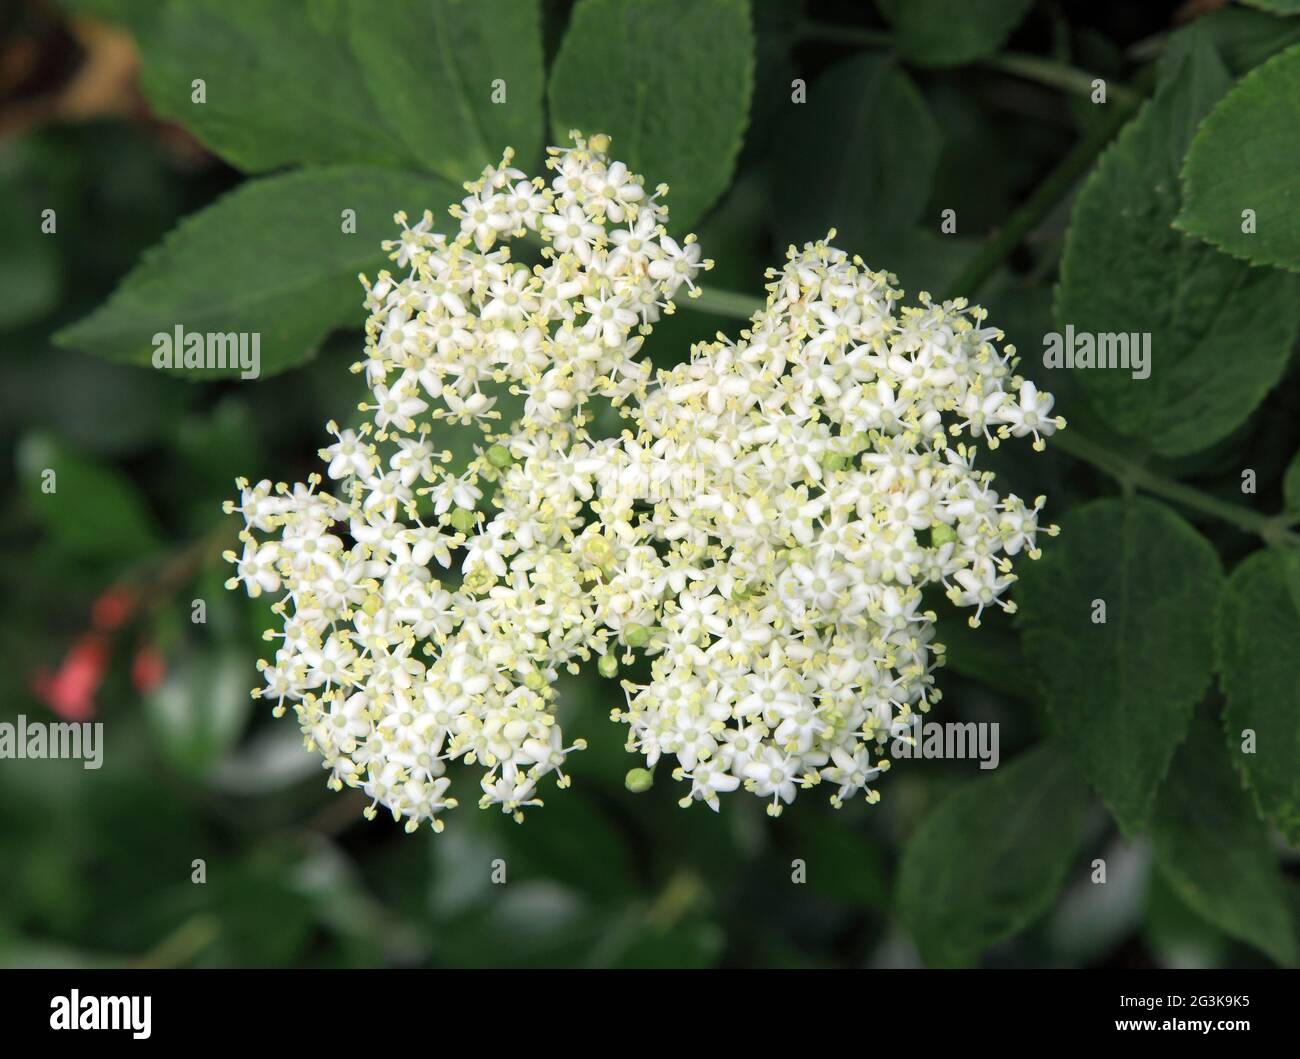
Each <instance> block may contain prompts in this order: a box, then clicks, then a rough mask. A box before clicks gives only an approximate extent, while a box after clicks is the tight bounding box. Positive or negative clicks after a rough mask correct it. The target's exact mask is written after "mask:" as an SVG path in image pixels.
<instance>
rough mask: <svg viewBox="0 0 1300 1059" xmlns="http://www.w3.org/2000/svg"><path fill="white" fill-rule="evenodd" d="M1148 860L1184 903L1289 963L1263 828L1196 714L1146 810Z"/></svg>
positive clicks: (1290, 929)
mask: <svg viewBox="0 0 1300 1059" xmlns="http://www.w3.org/2000/svg"><path fill="white" fill-rule="evenodd" d="M1151 837H1152V840H1153V844H1154V847H1155V853H1156V865H1157V867H1158V868H1159V870H1160V872H1161V874H1162V875H1163V876H1164V878H1165V879H1166V881H1167V882H1168V883H1169V884H1170V886H1171V887H1172V888H1173V890H1174V891H1175V892H1176V893H1177V894H1178V896H1179V897H1180V898H1182V900H1184V901H1185V902H1186V903H1187V905H1188V906H1189V907H1190V908H1191V909H1192V910H1193V911H1195V912H1196V913H1197V914H1198V915H1200V916H1203V917H1204V918H1205V919H1206V920H1208V921H1209V922H1210V923H1212V924H1214V925H1215V926H1216V927H1218V928H1219V929H1220V930H1223V931H1224V932H1225V933H1227V934H1230V935H1232V936H1233V937H1235V938H1240V939H1241V940H1243V941H1246V942H1249V943H1250V944H1251V945H1254V946H1255V947H1257V948H1259V949H1261V950H1263V951H1264V952H1266V953H1268V954H1269V956H1271V957H1272V958H1273V959H1274V960H1276V961H1277V962H1279V963H1293V962H1294V961H1295V957H1296V939H1295V933H1294V925H1293V923H1292V921H1291V910H1290V907H1289V904H1288V900H1287V896H1286V892H1285V890H1284V888H1283V880H1282V873H1281V871H1280V870H1279V868H1278V864H1277V858H1276V857H1275V856H1274V854H1273V851H1272V849H1271V848H1270V846H1269V841H1268V832H1267V829H1266V828H1265V827H1264V825H1263V824H1262V823H1261V822H1260V821H1259V819H1258V817H1256V816H1255V813H1254V810H1253V809H1252V807H1251V805H1250V800H1249V799H1248V798H1247V797H1246V795H1245V794H1244V793H1243V792H1242V790H1241V785H1240V784H1239V783H1238V781H1237V777H1236V776H1235V775H1234V774H1233V771H1232V768H1231V767H1230V766H1229V764H1228V761H1227V758H1226V756H1225V753H1224V749H1223V739H1222V736H1221V734H1220V733H1219V732H1218V730H1217V729H1216V726H1215V724H1214V722H1213V721H1212V720H1211V719H1210V718H1209V717H1207V716H1204V715H1202V716H1200V717H1198V718H1197V720H1196V722H1195V723H1194V724H1193V726H1192V731H1191V733H1190V734H1189V735H1188V738H1187V742H1186V744H1185V745H1184V746H1183V747H1182V749H1181V750H1179V752H1178V757H1177V760H1176V761H1175V762H1174V766H1173V768H1172V769H1171V770H1170V773H1169V779H1168V781H1167V782H1166V783H1165V785H1164V787H1163V789H1162V790H1161V791H1160V797H1159V798H1158V799H1157V801H1156V808H1155V811H1154V813H1153V814H1152V820H1151Z"/></svg>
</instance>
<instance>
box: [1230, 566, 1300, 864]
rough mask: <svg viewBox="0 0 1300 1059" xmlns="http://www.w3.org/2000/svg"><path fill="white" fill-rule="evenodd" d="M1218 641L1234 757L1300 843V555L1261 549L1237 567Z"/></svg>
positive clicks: (1264, 810) (1268, 812) (1270, 814)
mask: <svg viewBox="0 0 1300 1059" xmlns="http://www.w3.org/2000/svg"><path fill="white" fill-rule="evenodd" d="M1217 646H1218V667H1219V671H1220V676H1219V683H1220V685H1221V686H1222V688H1223V693H1224V696H1225V697H1226V700H1227V702H1226V705H1225V707H1224V714H1223V716H1224V723H1225V725H1226V727H1227V730H1228V731H1227V735H1228V753H1229V757H1230V758H1231V760H1232V762H1233V764H1234V765H1236V767H1237V770H1238V771H1239V772H1240V773H1241V774H1242V776H1243V777H1244V779H1245V781H1246V786H1247V787H1249V789H1250V791H1251V794H1252V795H1253V796H1254V799H1255V804H1256V806H1258V808H1259V811H1260V813H1261V814H1262V815H1263V816H1264V817H1266V818H1267V819H1269V820H1271V821H1273V823H1275V824H1276V825H1277V826H1278V828H1279V829H1280V830H1281V831H1282V833H1283V834H1284V835H1286V837H1287V839H1288V840H1289V841H1290V842H1291V843H1293V844H1300V557H1298V556H1297V555H1296V554H1295V553H1294V552H1291V551H1268V550H1265V551H1259V552H1256V553H1255V554H1254V555H1252V556H1250V558H1248V559H1247V560H1246V561H1245V562H1243V563H1242V564H1241V565H1240V566H1238V567H1237V569H1236V570H1234V571H1233V572H1232V576H1231V577H1230V578H1228V584H1227V588H1226V590H1225V591H1224V593H1223V599H1222V601H1221V602H1220V605H1219V614H1218V645H1217ZM1248 739H1249V743H1247V742H1246V741H1247V740H1248ZM1243 744H1245V745H1244V746H1243Z"/></svg>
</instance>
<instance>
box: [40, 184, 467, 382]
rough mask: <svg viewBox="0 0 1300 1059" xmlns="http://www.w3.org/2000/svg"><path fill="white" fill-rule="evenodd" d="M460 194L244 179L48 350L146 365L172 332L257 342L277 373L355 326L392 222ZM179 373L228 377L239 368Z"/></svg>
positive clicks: (267, 366) (267, 368) (264, 365)
mask: <svg viewBox="0 0 1300 1059" xmlns="http://www.w3.org/2000/svg"><path fill="white" fill-rule="evenodd" d="M458 197H459V192H458V189H455V188H452V187H451V186H450V185H448V184H447V183H445V182H444V181H442V180H440V179H439V178H437V177H432V176H418V175H416V174H412V173H403V172H397V171H390V170H381V169H370V168H365V167H360V166H323V167H320V168H316V169H308V170H302V171H299V172H295V173H288V174H285V175H282V176H272V177H265V178H263V179H261V180H255V181H250V182H248V183H246V184H242V185H240V187H238V188H236V189H235V190H234V191H233V192H231V193H230V194H228V195H226V196H225V197H224V198H221V199H218V200H217V201H216V202H214V203H213V204H212V205H210V206H208V207H207V208H206V209H204V210H201V211H200V212H198V213H196V214H193V215H191V216H190V217H187V218H186V219H185V220H183V221H182V222H181V223H180V224H179V225H178V226H177V227H176V228H174V229H173V230H172V231H171V232H170V233H169V234H168V235H167V237H166V238H165V239H164V240H163V241H162V242H161V243H160V244H159V245H158V246H156V247H154V248H153V249H152V250H150V251H148V252H147V253H146V254H145V255H144V257H143V259H142V260H141V262H140V264H139V265H137V266H136V267H135V269H133V270H132V271H131V273H130V274H129V275H128V276H127V277H126V279H124V280H123V281H122V283H121V284H120V285H119V286H118V288H117V290H115V291H114V292H113V295H112V297H110V298H109V300H108V301H107V302H105V303H104V304H103V305H102V306H100V307H99V308H98V309H96V310H95V311H94V312H93V313H91V314H90V315H89V316H87V317H85V318H84V319H82V320H80V321H78V322H77V323H75V324H73V325H72V326H71V327H68V328H66V329H64V330H63V331H61V332H60V333H59V334H58V335H57V336H56V341H57V342H58V343H59V344H60V345H64V346H68V347H71V348H74V349H80V350H83V351H85V352H88V353H94V354H96V355H97V356H101V357H106V358H107V359H109V360H116V361H123V362H125V363H129V364H139V365H149V364H151V363H152V358H153V353H154V349H155V344H154V339H153V336H154V335H155V334H158V333H164V334H168V335H172V334H173V333H174V329H175V328H176V327H177V326H180V327H182V328H183V330H184V332H185V333H187V334H190V333H197V334H206V333H218V334H230V333H232V332H233V333H247V334H250V335H251V334H254V333H255V334H259V335H260V336H261V337H260V355H261V374H262V375H263V376H266V375H272V374H275V373H276V372H280V371H284V370H286V369H287V368H291V367H293V366H294V365H296V364H299V363H301V362H302V361H303V360H305V359H306V358H308V357H309V356H311V355H312V353H314V352H315V350H316V348H317V347H318V345H319V344H320V342H321V340H322V339H323V338H324V337H325V336H326V335H327V334H328V333H329V332H330V331H331V330H332V329H333V328H335V327H338V326H340V325H342V324H345V323H348V322H354V321H355V322H359V321H360V320H361V319H362V317H363V313H362V309H361V304H362V299H363V292H362V290H361V286H360V284H359V283H358V282H357V273H358V272H359V271H363V270H365V271H368V273H369V274H370V275H371V277H372V278H373V276H374V273H375V271H376V270H378V269H379V268H381V267H383V266H384V265H385V264H386V263H387V260H386V258H385V256H384V253H383V251H382V250H381V249H380V243H381V242H382V241H383V240H384V239H388V238H392V237H393V235H394V234H395V233H396V231H397V228H396V226H395V225H394V224H393V214H394V213H395V212H397V211H398V210H403V209H404V210H406V211H407V212H408V213H410V214H411V215H412V216H413V217H415V216H418V215H419V214H420V212H421V211H422V210H424V209H425V208H429V209H431V210H432V211H433V213H434V215H435V217H445V212H444V206H445V205H446V204H447V203H449V202H451V201H453V200H454V199H456V198H458ZM344 210H354V211H355V219H356V230H355V232H345V231H344V230H343V229H344V223H343V211H344ZM249 348H250V349H251V339H250V341H249ZM173 370H174V369H173ZM185 374H186V375H187V377H194V378H215V377H221V376H223V375H224V376H227V377H229V376H235V375H237V374H238V368H236V369H234V370H227V371H224V372H223V371H214V370H207V369H205V370H202V371H197V372H186V373H185Z"/></svg>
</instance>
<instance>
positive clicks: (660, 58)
mask: <svg viewBox="0 0 1300 1059" xmlns="http://www.w3.org/2000/svg"><path fill="white" fill-rule="evenodd" d="M753 80H754V34H753V30H752V29H751V28H750V16H749V4H748V2H747V0H582V2H581V3H579V4H578V5H577V6H576V7H575V8H574V11H573V17H572V18H571V20H570V22H569V28H568V31H567V32H566V33H565V35H564V40H563V42H562V43H561V45H560V50H559V54H558V55H556V57H555V63H554V66H553V67H552V69H551V80H550V85H549V98H550V110H551V128H552V130H553V132H554V135H555V138H556V142H557V143H567V142H568V132H569V130H570V129H580V130H582V132H584V133H586V134H588V135H593V134H596V133H608V134H609V135H610V136H611V137H613V156H614V157H616V158H618V159H620V160H622V161H623V162H625V163H626V164H627V166H628V168H630V169H631V170H632V171H633V172H634V173H640V174H642V175H643V176H644V177H645V178H646V181H647V183H648V185H649V186H650V187H654V186H656V185H657V184H659V183H667V184H668V185H669V186H670V192H669V195H668V198H667V203H668V206H669V209H670V210H671V223H672V227H673V229H674V230H675V231H685V230H687V229H689V228H690V226H691V225H692V224H694V223H695V221H697V220H698V219H699V218H700V216H701V214H703V213H704V211H705V210H706V209H708V208H709V207H710V206H711V205H713V203H714V202H715V201H716V200H717V198H718V196H719V195H721V194H722V192H723V190H724V189H725V188H726V187H727V185H728V184H729V183H730V181H731V175H732V171H733V170H734V168H735V164H736V156H737V155H738V154H739V152H740V144H741V140H742V137H743V135H744V130H745V124H746V120H747V118H748V115H749V101H750V95H751V93H752V90H753Z"/></svg>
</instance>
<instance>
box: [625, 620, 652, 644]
mask: <svg viewBox="0 0 1300 1059" xmlns="http://www.w3.org/2000/svg"><path fill="white" fill-rule="evenodd" d="M623 640H624V642H625V643H626V644H627V645H628V646H629V647H644V646H645V645H646V644H648V643H649V642H650V630H649V629H648V628H647V627H646V626H644V625H638V624H637V623H636V622H633V623H632V624H631V625H629V626H628V627H627V628H626V629H624V630H623Z"/></svg>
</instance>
